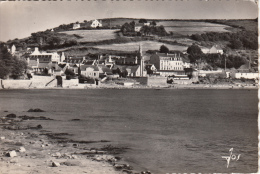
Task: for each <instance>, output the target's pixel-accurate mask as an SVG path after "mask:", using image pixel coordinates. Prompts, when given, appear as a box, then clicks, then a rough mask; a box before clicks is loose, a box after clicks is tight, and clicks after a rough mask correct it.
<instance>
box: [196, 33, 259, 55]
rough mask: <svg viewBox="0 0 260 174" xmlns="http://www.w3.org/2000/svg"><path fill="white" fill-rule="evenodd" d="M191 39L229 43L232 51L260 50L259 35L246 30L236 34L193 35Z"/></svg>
mask: <svg viewBox="0 0 260 174" xmlns="http://www.w3.org/2000/svg"><path fill="white" fill-rule="evenodd" d="M191 38H192V39H193V40H196V41H212V42H215V41H228V42H229V45H228V46H229V47H230V48H232V49H240V48H248V49H254V50H256V49H258V40H257V38H258V33H257V32H251V31H246V30H245V31H240V32H236V33H231V32H225V33H218V32H207V33H203V34H192V35H191Z"/></svg>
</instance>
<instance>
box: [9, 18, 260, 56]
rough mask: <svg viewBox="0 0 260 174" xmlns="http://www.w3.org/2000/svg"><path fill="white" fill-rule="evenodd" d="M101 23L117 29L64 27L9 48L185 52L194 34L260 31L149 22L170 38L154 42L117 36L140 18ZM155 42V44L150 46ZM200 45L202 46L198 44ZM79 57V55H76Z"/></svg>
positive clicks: (236, 25)
mask: <svg viewBox="0 0 260 174" xmlns="http://www.w3.org/2000/svg"><path fill="white" fill-rule="evenodd" d="M99 20H102V24H103V26H105V28H110V26H111V28H113V27H114V28H118V29H112V30H109V29H91V30H72V26H73V23H71V24H63V25H60V26H57V27H56V28H54V31H51V30H46V31H43V32H37V33H32V35H31V36H30V37H28V38H24V39H15V40H9V41H8V42H7V45H9V46H11V45H13V44H15V45H16V47H17V48H18V50H25V49H26V47H34V46H38V47H40V49H42V50H47V51H48V50H49V51H61V50H70V49H73V50H76V49H84V48H86V49H88V50H89V49H90V48H92V49H94V47H95V49H94V50H95V52H96V50H100V51H99V52H101V51H104V50H107V51H105V52H110V51H111V50H114V52H115V51H118V52H121V51H123V52H126V53H127V52H132V51H134V49H135V45H138V44H139V42H142V44H143V46H144V48H145V49H149V47H151V49H154V50H156V49H159V46H160V45H162V44H168V47H169V48H171V49H174V50H175V49H177V50H178V49H179V50H185V49H186V48H187V47H188V46H189V45H191V44H192V43H194V42H196V41H194V40H192V39H191V38H190V37H189V36H190V35H191V34H201V33H205V32H212V31H213V32H219V33H223V32H237V31H241V30H248V31H255V30H256V31H257V27H258V22H257V20H176V19H147V21H148V22H152V21H155V22H156V23H157V25H164V26H165V29H166V31H167V32H168V33H170V32H171V33H172V34H171V35H168V36H165V37H160V38H157V39H155V40H151V39H149V38H146V37H125V36H122V35H120V33H119V32H118V31H119V29H120V27H121V26H122V25H123V24H125V23H130V22H132V21H135V23H139V20H140V19H137V18H104V19H99ZM151 41H153V42H154V43H155V44H151V43H152V42H151ZM203 42H204V45H207V44H208V46H210V45H213V44H216V43H217V44H221V43H223V46H226V45H227V42H222V41H218V42H216V43H215V42H205V41H203ZM197 43H198V44H200V42H198V41H197ZM75 53H76V51H75Z"/></svg>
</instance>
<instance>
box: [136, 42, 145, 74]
mask: <svg viewBox="0 0 260 174" xmlns="http://www.w3.org/2000/svg"><path fill="white" fill-rule="evenodd" d="M137 64H138V65H140V76H141V77H143V75H144V74H143V73H144V60H143V50H142V46H141V44H140V45H139V51H138V60H137Z"/></svg>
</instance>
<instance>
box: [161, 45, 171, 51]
mask: <svg viewBox="0 0 260 174" xmlns="http://www.w3.org/2000/svg"><path fill="white" fill-rule="evenodd" d="M169 52H170V51H169V48H168V47H166V46H165V45H162V46H161V47H160V53H169Z"/></svg>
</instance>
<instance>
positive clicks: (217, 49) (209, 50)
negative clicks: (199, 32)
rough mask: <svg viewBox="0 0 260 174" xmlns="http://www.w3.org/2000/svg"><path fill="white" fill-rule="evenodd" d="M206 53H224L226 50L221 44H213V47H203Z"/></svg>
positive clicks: (202, 49)
mask: <svg viewBox="0 0 260 174" xmlns="http://www.w3.org/2000/svg"><path fill="white" fill-rule="evenodd" d="M201 51H202V52H203V53H204V54H218V53H219V54H223V53H224V51H223V49H222V48H221V47H220V46H219V45H213V46H212V47H211V48H201Z"/></svg>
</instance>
